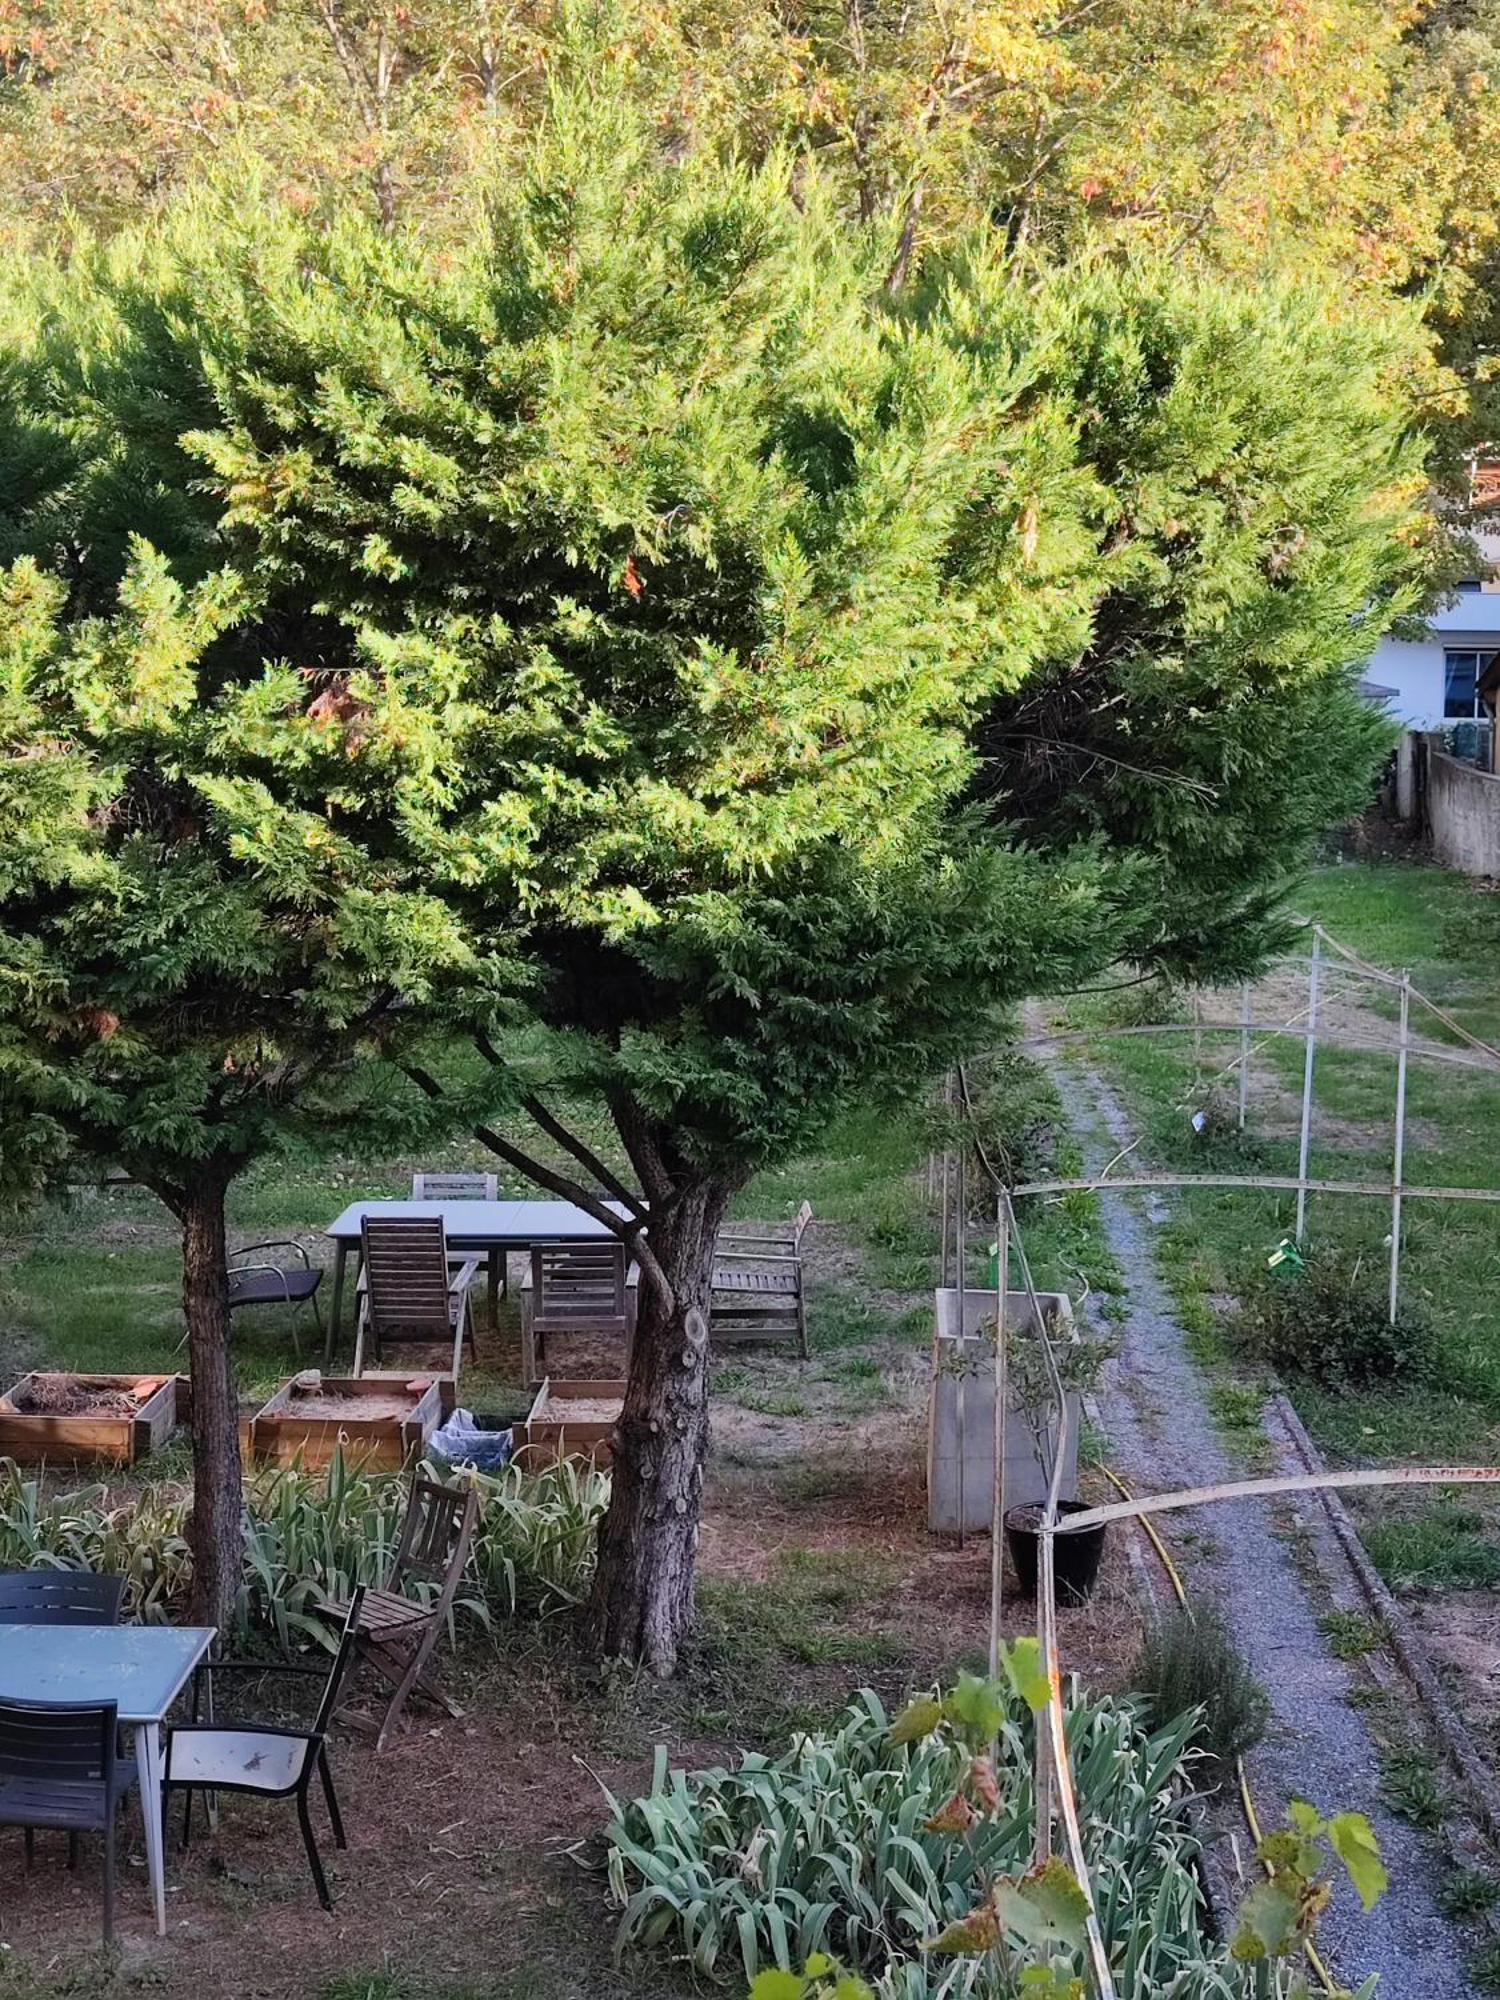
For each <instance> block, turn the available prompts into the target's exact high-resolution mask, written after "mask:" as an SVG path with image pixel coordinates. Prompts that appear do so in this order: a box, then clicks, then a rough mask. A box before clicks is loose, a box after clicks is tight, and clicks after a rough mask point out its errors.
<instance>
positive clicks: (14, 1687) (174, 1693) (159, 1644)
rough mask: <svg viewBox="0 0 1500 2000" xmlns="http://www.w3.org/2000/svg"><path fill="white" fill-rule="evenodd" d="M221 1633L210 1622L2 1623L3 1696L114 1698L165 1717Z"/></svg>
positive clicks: (149, 1718)
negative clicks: (117, 1623) (218, 1633)
mask: <svg viewBox="0 0 1500 2000" xmlns="http://www.w3.org/2000/svg"><path fill="white" fill-rule="evenodd" d="M217 1636H218V1635H217V1634H216V1633H215V1631H214V1629H213V1627H212V1626H211V1625H0V1696H9V1698H10V1699H11V1700H12V1701H112V1702H114V1703H115V1705H116V1707H117V1708H118V1709H119V1712H120V1720H121V1722H160V1721H162V1720H163V1719H164V1718H165V1716H166V1713H167V1711H168V1709H169V1708H170V1707H171V1706H172V1703H173V1702H174V1701H175V1700H176V1699H177V1697H178V1695H179V1694H181V1692H182V1690H183V1688H184V1687H185V1686H186V1685H187V1682H188V1679H189V1678H190V1676H191V1674H192V1671H193V1669H194V1667H196V1666H197V1664H198V1662H199V1661H200V1660H201V1659H202V1658H203V1656H204V1654H205V1653H206V1652H207V1651H208V1649H209V1647H210V1646H211V1645H212V1644H213V1642H214V1640H215V1638H216V1637H217Z"/></svg>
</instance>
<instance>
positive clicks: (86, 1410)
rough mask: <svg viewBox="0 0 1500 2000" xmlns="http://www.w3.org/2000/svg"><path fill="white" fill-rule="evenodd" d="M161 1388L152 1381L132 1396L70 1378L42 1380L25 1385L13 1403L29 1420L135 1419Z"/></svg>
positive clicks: (17, 1390) (158, 1383)
mask: <svg viewBox="0 0 1500 2000" xmlns="http://www.w3.org/2000/svg"><path fill="white" fill-rule="evenodd" d="M160 1387H161V1384H160V1382H151V1383H148V1384H146V1385H144V1386H143V1387H142V1389H141V1392H140V1394H139V1395H138V1396H132V1395H131V1394H130V1393H129V1391H128V1390H125V1389H96V1388H91V1387H89V1385H88V1384H87V1383H82V1382H74V1381H71V1380H70V1379H68V1378H67V1377H63V1378H61V1379H58V1378H55V1377H54V1378H52V1379H51V1380H49V1379H47V1378H45V1377H43V1378H42V1379H41V1380H39V1381H38V1380H35V1379H34V1380H32V1381H29V1382H26V1383H24V1384H22V1385H21V1386H20V1387H19V1388H17V1389H16V1391H15V1392H14V1394H13V1395H12V1396H11V1402H12V1403H13V1404H14V1405H15V1408H16V1409H17V1410H18V1411H19V1412H20V1413H21V1415H22V1416H26V1417H134V1416H137V1415H138V1414H139V1412H140V1407H141V1404H142V1403H143V1402H145V1401H146V1399H147V1397H149V1396H154V1395H155V1394H156V1392H157V1390H158V1389H159V1388H160Z"/></svg>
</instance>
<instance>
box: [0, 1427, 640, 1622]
mask: <svg viewBox="0 0 1500 2000" xmlns="http://www.w3.org/2000/svg"><path fill="white" fill-rule="evenodd" d="M463 1476H464V1477H465V1478H467V1479H471V1480H472V1481H473V1482H474V1484H475V1486H476V1487H477V1488H478V1491H479V1494H480V1503H481V1504H480V1514H479V1524H478V1527H477V1529H476V1532H475V1537H474V1546H473V1552H472V1554H471V1556H470V1562H469V1572H468V1579H467V1582H466V1585H465V1587H464V1589H463V1590H462V1591H461V1592H460V1596H459V1603H458V1609H459V1612H460V1614H461V1615H462V1616H464V1617H466V1618H469V1619H471V1620H477V1621H478V1622H479V1623H480V1624H481V1625H487V1624H488V1623H489V1621H490V1620H491V1619H492V1618H494V1617H508V1616H511V1615H513V1614H515V1613H517V1612H528V1613H539V1614H540V1613H546V1612H549V1611H554V1610H557V1609H560V1608H564V1607H567V1606H571V1605H575V1604H577V1603H579V1602H580V1601H581V1599H582V1598H583V1596H584V1595H585V1593H586V1592H587V1589H588V1582H589V1578H590V1576H591V1575H592V1572H593V1563H594V1544H595V1532H596V1529H597V1527H598V1521H599V1516H600V1514H601V1513H602V1512H603V1510H604V1504H605V1500H606V1498H607V1495H608V1481H607V1479H605V1478H604V1477H603V1476H601V1475H600V1474H597V1473H595V1472H593V1471H592V1470H589V1469H587V1468H585V1467H583V1466H582V1465H581V1464H580V1462H578V1461H576V1460H573V1459H564V1460H563V1461H562V1462H561V1463H560V1464H559V1465H557V1466H556V1467H550V1468H548V1469H546V1470H545V1471H541V1472H535V1473H530V1472H525V1471H523V1470H522V1469H521V1468H520V1467H519V1466H514V1465H510V1466H506V1467H505V1468H504V1469H503V1471H501V1472H499V1473H497V1474H488V1473H480V1472H472V1471H471V1472H467V1473H465V1474H464V1475H463ZM245 1503H246V1505H245V1522H244V1557H243V1565H242V1574H241V1582H240V1589H239V1594H238V1598H237V1601H236V1605H235V1619H236V1624H237V1626H238V1628H239V1630H240V1632H241V1633H242V1634H251V1633H254V1634H263V1635H265V1636H268V1637H269V1638H271V1639H272V1640H274V1641H275V1643H276V1644H277V1645H278V1646H280V1647H281V1648H282V1649H283V1650H284V1651H288V1652H290V1651H293V1650H295V1649H296V1648H297V1647H299V1646H302V1645H304V1644H306V1643H307V1642H308V1641H309V1640H312V1641H316V1642H318V1643H322V1644H327V1643H328V1642H329V1628H328V1622H327V1620H326V1619H324V1618H321V1617H320V1616H318V1614H317V1612H316V1609H315V1607H316V1605H317V1604H318V1602H319V1600H320V1599H323V1598H339V1597H346V1596H347V1595H348V1594H349V1592H350V1591H351V1590H352V1589H353V1588H354V1586H355V1585H356V1584H360V1583H363V1584H375V1583H378V1582H380V1581H382V1580H383V1579H384V1577H385V1576H386V1575H387V1573H388V1572H389V1569H390V1564H391V1559H392V1557H393V1555H394V1553H395V1547H396V1540H397V1537H398V1535H399V1533H400V1527H401V1516H402V1512H403V1510H404V1507H405V1504H406V1481H405V1479H404V1478H403V1477H402V1476H401V1475H400V1474H399V1473H394V1472H358V1471H352V1470H350V1469H349V1468H348V1467H346V1466H345V1464H344V1462H343V1459H342V1457H335V1459H334V1462H333V1464H332V1465H331V1466H330V1467H329V1469H328V1471H327V1472H326V1474H324V1473H310V1472H304V1471H301V1470H300V1469H298V1468H297V1467H276V1468H266V1469H264V1470H262V1471H259V1472H256V1473H255V1474H253V1475H252V1476H251V1477H250V1479H249V1480H248V1481H247V1482H246V1487H245ZM190 1505H191V1501H190V1496H189V1494H188V1493H187V1491H186V1489H184V1488H183V1487H182V1486H180V1485H177V1484H175V1483H174V1484H165V1485H163V1484H153V1485H149V1486H146V1487H144V1488H143V1489H142V1490H141V1491H140V1492H139V1493H137V1494H135V1495H134V1496H133V1497H132V1498H131V1499H130V1500H129V1501H123V1502H116V1503H111V1501H110V1498H109V1494H108V1489H107V1488H105V1487H103V1486H93V1487H82V1488H77V1489H74V1490H72V1491H65V1490H62V1489H59V1490H57V1491H55V1492H48V1491H47V1490H46V1489H45V1488H44V1486H43V1483H42V1482H41V1480H39V1479H35V1478H30V1477H28V1476H26V1475H25V1474H24V1473H23V1472H22V1471H21V1469H20V1467H19V1466H17V1465H16V1464H15V1462H14V1461H13V1460H11V1459H3V1460H0V1569H28V1568H35V1567H39V1566H46V1565H50V1566H52V1567H54V1568H57V1569H99V1570H105V1571H108V1572H109V1573H110V1574H112V1575H120V1576H123V1577H125V1579H126V1594H125V1615H126V1616H127V1617H130V1618H133V1619H137V1620H140V1621H142V1622H145V1623H166V1622H170V1621H172V1620H174V1619H179V1618H181V1617H182V1616H183V1615H184V1613H185V1611H186V1608H187V1601H188V1593H189V1590H190V1588H191V1583H192V1555H191V1551H190V1549H189V1547H188V1542H187V1536H186V1521H187V1515H188V1512H189V1508H190Z"/></svg>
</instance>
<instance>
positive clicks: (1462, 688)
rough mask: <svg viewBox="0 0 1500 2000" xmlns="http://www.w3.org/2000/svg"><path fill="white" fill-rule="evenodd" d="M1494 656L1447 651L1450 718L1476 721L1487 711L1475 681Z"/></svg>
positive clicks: (1446, 704)
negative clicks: (1477, 692)
mask: <svg viewBox="0 0 1500 2000" xmlns="http://www.w3.org/2000/svg"><path fill="white" fill-rule="evenodd" d="M1494 657H1495V656H1494V654H1493V653H1468V652H1464V653H1444V655H1443V714H1444V716H1445V717H1446V718H1447V720H1448V721H1450V722H1472V721H1473V720H1474V718H1475V716H1476V715H1478V716H1482V715H1483V714H1484V712H1485V711H1484V706H1483V704H1482V703H1481V701H1480V699H1479V697H1478V695H1477V694H1476V693H1475V682H1476V681H1477V680H1478V679H1479V676H1480V675H1481V674H1482V673H1483V672H1484V670H1485V668H1486V667H1487V666H1488V665H1489V663H1490V661H1491V660H1492V659H1493V658H1494Z"/></svg>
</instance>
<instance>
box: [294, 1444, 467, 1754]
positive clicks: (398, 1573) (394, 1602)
mask: <svg viewBox="0 0 1500 2000" xmlns="http://www.w3.org/2000/svg"><path fill="white" fill-rule="evenodd" d="M478 1519H479V1492H478V1489H477V1487H474V1486H441V1485H439V1484H438V1483H437V1481H436V1480H433V1479H422V1478H417V1479H414V1480H413V1481H412V1488H411V1498H410V1499H409V1500H408V1502H407V1506H406V1518H405V1520H404V1521H403V1522H402V1524H401V1539H400V1541H399V1542H398V1543H397V1544H396V1555H395V1560H394V1561H393V1562H392V1564H391V1571H390V1575H389V1576H388V1577H387V1578H386V1581H385V1584H384V1587H383V1588H382V1589H380V1590H367V1591H366V1592H365V1597H364V1603H363V1605H362V1606H361V1607H360V1614H359V1624H358V1627H357V1642H358V1648H359V1657H360V1659H362V1660H368V1661H369V1662H370V1664H371V1665H372V1666H373V1667H375V1668H376V1669H377V1670H378V1671H379V1672H380V1674H381V1675H382V1677H383V1678H384V1679H385V1680H386V1681H387V1682H388V1683H389V1684H390V1686H391V1688H392V1690H393V1692H392V1694H391V1698H390V1702H389V1703H388V1705H387V1707H386V1711H385V1715H384V1717H383V1719H382V1721H381V1724H380V1730H379V1733H378V1734H377V1736H376V1738H375V1748H376V1749H377V1750H383V1749H384V1748H385V1746H386V1742H387V1740H388V1739H389V1737H390V1733H391V1731H392V1729H393V1728H394V1727H395V1726H396V1724H397V1722H398V1721H399V1720H400V1719H401V1712H402V1710H403V1709H404V1708H405V1707H406V1704H407V1702H408V1701H409V1700H410V1699H411V1697H412V1695H413V1693H419V1694H424V1695H426V1697H427V1699H428V1700H429V1701H432V1702H435V1703H436V1704H437V1706H438V1707H439V1708H441V1709H442V1710H443V1711H444V1713H445V1714H447V1715H457V1714H458V1712H459V1711H458V1710H457V1709H456V1708H455V1707H454V1705H453V1703H452V1702H451V1701H450V1700H449V1699H448V1697H447V1695H445V1694H444V1693H443V1691H442V1689H441V1688H440V1687H439V1686H438V1684H437V1682H436V1681H435V1680H434V1679H433V1677H432V1674H431V1671H430V1669H429V1667H428V1661H429V1659H430V1658H431V1656H432V1651H433V1648H434V1647H435V1646H436V1645H437V1642H438V1640H439V1639H440V1638H441V1637H442V1635H443V1627H444V1626H445V1625H446V1623H447V1621H448V1613H449V1611H450V1609H451V1608H452V1605H453V1599H454V1597H455V1595H456V1594H457V1591H458V1586H459V1584H460V1583H461V1582H462V1580H463V1573H464V1568H465V1565H466V1564H467V1563H468V1560H469V1547H470V1544H471V1543H472V1542H473V1539H474V1528H475V1524H476V1522H477V1521H478ZM412 1584H417V1585H419V1586H420V1585H423V1584H426V1585H429V1586H436V1591H435V1594H434V1595H428V1596H413V1595H411V1594H410V1591H409V1586H410V1585H412ZM322 1609H323V1611H324V1612H325V1613H326V1614H327V1615H328V1616H329V1617H330V1618H340V1619H342V1618H345V1617H347V1616H348V1612H349V1604H348V1603H347V1602H339V1603H331V1602H325V1603H324V1604H323V1606H322Z"/></svg>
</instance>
